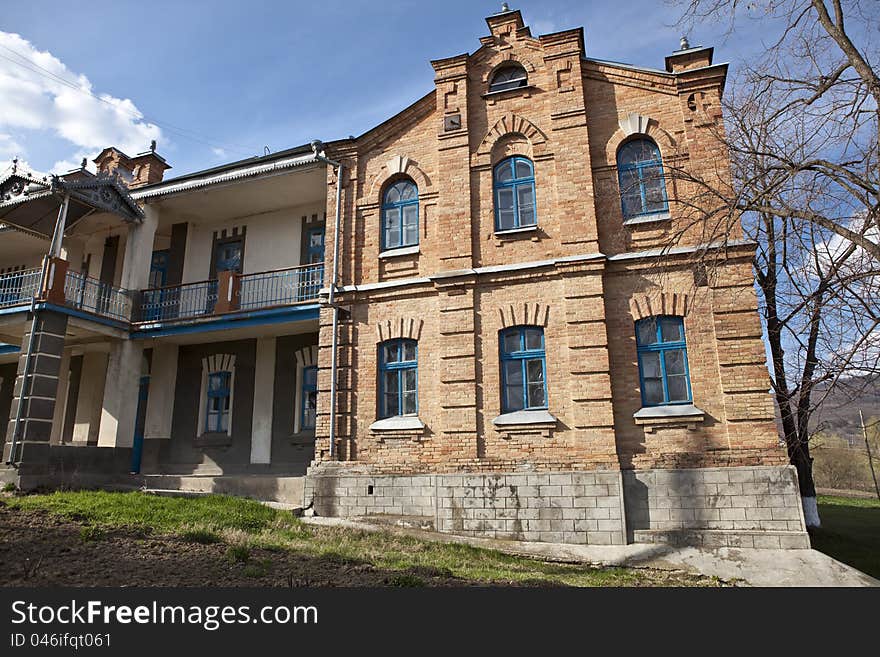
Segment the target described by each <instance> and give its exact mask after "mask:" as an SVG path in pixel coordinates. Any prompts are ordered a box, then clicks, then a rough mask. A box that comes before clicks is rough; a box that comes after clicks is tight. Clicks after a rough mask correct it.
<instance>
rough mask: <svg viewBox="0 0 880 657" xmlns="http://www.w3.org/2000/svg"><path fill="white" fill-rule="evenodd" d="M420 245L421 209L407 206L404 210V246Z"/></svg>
mask: <svg viewBox="0 0 880 657" xmlns="http://www.w3.org/2000/svg"><path fill="white" fill-rule="evenodd" d="M418 243H419V208H418V206H416V205H407V206H406V207H404V208H403V244H404V245H412V244H418Z"/></svg>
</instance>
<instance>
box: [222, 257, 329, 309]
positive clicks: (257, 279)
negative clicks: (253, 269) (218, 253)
mask: <svg viewBox="0 0 880 657" xmlns="http://www.w3.org/2000/svg"><path fill="white" fill-rule="evenodd" d="M239 281H240V283H239V293H238V299H239V301H238V307H239V309H241V310H257V309H259V308H271V307H273V306H286V305H289V304H293V303H302V302H304V301H312V300H314V299H317V298H318V292H319V291H320V289H321V284H322V283H323V282H324V263H323V262H321V263H317V264H314V265H303V266H300V267H291V268H290V269H280V270H277V271H267V272H260V273H258V274H245V275H244V276H241V277H239Z"/></svg>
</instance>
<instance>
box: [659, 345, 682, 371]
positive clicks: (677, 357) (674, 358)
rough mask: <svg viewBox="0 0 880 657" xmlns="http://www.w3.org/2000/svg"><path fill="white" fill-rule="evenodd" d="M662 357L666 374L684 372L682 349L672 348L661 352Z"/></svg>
mask: <svg viewBox="0 0 880 657" xmlns="http://www.w3.org/2000/svg"><path fill="white" fill-rule="evenodd" d="M663 359H664V360H665V361H666V374H667V375H675V374H684V350H683V349H672V350H670V351H664V352H663Z"/></svg>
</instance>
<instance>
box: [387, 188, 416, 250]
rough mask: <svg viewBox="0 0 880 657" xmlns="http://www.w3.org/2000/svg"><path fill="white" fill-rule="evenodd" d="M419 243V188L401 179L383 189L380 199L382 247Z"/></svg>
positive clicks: (391, 247)
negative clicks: (382, 195)
mask: <svg viewBox="0 0 880 657" xmlns="http://www.w3.org/2000/svg"><path fill="white" fill-rule="evenodd" d="M418 243H419V188H418V187H416V184H415V183H414V182H413V181H411V180H401V181H400V182H397V183H394V184H393V185H391V187H389V188H388V189H387V190H386V191H385V196H384V198H383V199H382V249H383V250H385V249H397V248H400V247H403V246H415V245H416V244H418Z"/></svg>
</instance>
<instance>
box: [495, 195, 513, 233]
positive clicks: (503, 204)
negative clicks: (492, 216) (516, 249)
mask: <svg viewBox="0 0 880 657" xmlns="http://www.w3.org/2000/svg"><path fill="white" fill-rule="evenodd" d="M497 201H498V229H499V230H509V229H511V228H516V217H515V216H514V212H513V190H512V189H499V190H498V199H497Z"/></svg>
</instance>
